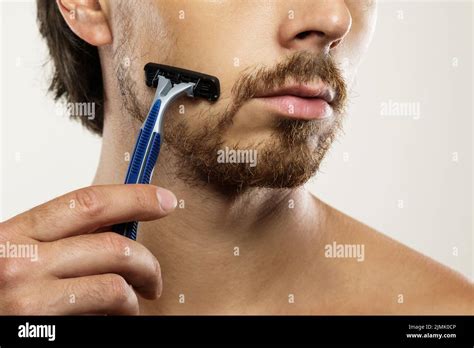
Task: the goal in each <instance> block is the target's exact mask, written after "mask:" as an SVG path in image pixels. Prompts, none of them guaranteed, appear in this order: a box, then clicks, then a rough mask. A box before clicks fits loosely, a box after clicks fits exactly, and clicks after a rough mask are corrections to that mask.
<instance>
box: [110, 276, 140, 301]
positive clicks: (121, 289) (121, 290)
mask: <svg viewBox="0 0 474 348" xmlns="http://www.w3.org/2000/svg"><path fill="white" fill-rule="evenodd" d="M106 286H107V288H108V293H109V296H110V299H111V301H112V303H113V304H114V305H116V306H121V305H123V304H125V303H129V302H131V297H132V292H133V290H132V288H131V287H130V285H128V283H127V281H126V280H125V279H124V278H123V277H122V276H119V275H117V274H112V275H109V276H108V277H107V278H106Z"/></svg>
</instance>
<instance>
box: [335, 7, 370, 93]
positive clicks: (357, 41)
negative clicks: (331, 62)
mask: <svg viewBox="0 0 474 348" xmlns="http://www.w3.org/2000/svg"><path fill="white" fill-rule="evenodd" d="M352 12H353V13H352V27H351V31H350V32H349V34H348V35H347V36H346V38H345V40H344V42H343V44H342V45H341V46H340V47H339V48H337V50H336V52H335V53H334V56H335V57H336V60H337V61H338V62H340V63H339V64H340V68H341V70H342V72H343V75H344V79H345V80H346V83H347V85H348V86H350V85H351V84H352V82H353V80H354V77H355V75H356V73H357V69H358V67H359V65H360V63H361V60H362V58H363V56H364V55H365V53H366V51H367V49H368V47H369V44H370V42H371V41H372V36H373V32H374V29H375V23H376V18H377V16H376V11H375V9H371V10H367V11H366V12H363V13H362V12H361V11H360V10H357V11H352Z"/></svg>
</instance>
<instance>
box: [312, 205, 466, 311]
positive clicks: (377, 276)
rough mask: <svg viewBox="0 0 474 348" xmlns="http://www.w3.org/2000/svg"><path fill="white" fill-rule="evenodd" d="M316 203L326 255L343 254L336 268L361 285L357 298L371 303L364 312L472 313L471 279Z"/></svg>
mask: <svg viewBox="0 0 474 348" xmlns="http://www.w3.org/2000/svg"><path fill="white" fill-rule="evenodd" d="M318 204H322V205H323V206H324V211H325V214H324V216H325V225H326V226H328V229H329V230H330V231H332V233H328V234H327V236H326V237H325V238H326V246H327V249H328V251H329V253H327V255H326V256H327V257H329V258H331V257H334V258H337V252H340V253H341V254H342V255H343V256H344V253H346V255H345V256H346V257H344V258H343V261H342V262H341V263H339V265H340V266H341V267H338V269H339V270H340V274H341V277H342V278H343V279H346V280H347V279H351V281H352V282H353V283H352V286H351V287H352V288H353V289H356V290H357V289H358V290H359V291H360V290H361V289H363V291H360V297H359V299H360V300H361V304H362V305H367V306H368V307H370V308H372V310H369V311H368V312H369V313H370V312H372V313H399V314H404V313H405V314H474V287H473V284H472V282H471V281H469V280H468V279H467V278H465V277H463V276H462V275H461V274H460V273H458V272H455V271H454V270H451V269H450V268H448V267H446V266H444V265H442V264H440V263H439V262H437V261H435V260H433V259H431V258H429V257H428V256H425V255H423V254H421V253H419V252H417V251H415V250H413V249H411V248H409V247H407V246H405V245H403V244H401V243H399V242H397V241H395V240H393V239H391V238H389V237H388V236H385V235H384V234H382V233H380V232H378V231H375V230H374V229H372V228H370V227H368V226H366V225H364V224H363V223H361V222H359V221H357V220H355V219H353V218H351V217H349V216H347V215H345V214H343V213H341V212H339V211H338V210H336V209H334V208H332V207H330V206H328V205H326V204H325V203H322V202H319V203H318ZM331 252H332V253H333V254H332V255H331ZM351 253H352V254H355V256H354V255H350V254H351ZM362 254H363V255H362ZM353 295H354V294H353ZM356 307H357V306H356Z"/></svg>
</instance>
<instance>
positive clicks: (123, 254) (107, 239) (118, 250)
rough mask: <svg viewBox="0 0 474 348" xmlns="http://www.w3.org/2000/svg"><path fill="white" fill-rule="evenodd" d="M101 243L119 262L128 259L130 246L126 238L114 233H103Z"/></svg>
mask: <svg viewBox="0 0 474 348" xmlns="http://www.w3.org/2000/svg"><path fill="white" fill-rule="evenodd" d="M101 238H102V243H103V245H104V247H105V248H107V249H108V250H109V251H111V252H112V254H113V255H115V256H116V257H117V258H119V259H120V260H127V259H129V257H128V256H129V255H130V252H131V251H130V245H129V241H128V240H127V238H125V237H123V236H121V235H119V234H117V233H115V232H105V233H102V237H101Z"/></svg>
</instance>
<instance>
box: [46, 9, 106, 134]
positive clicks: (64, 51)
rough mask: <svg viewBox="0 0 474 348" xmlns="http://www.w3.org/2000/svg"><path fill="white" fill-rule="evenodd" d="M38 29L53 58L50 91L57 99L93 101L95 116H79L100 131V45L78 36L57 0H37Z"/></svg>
mask: <svg viewBox="0 0 474 348" xmlns="http://www.w3.org/2000/svg"><path fill="white" fill-rule="evenodd" d="M37 21H38V26H39V31H40V33H41V35H42V36H43V38H44V39H45V40H46V43H47V45H48V48H49V54H50V56H51V58H52V60H53V63H54V67H53V69H54V70H53V76H52V79H51V83H50V85H49V91H50V92H52V93H53V95H54V99H55V100H60V99H63V98H64V99H66V101H68V102H71V103H94V104H95V117H94V118H93V119H89V118H87V117H79V119H80V120H81V122H82V124H83V125H84V126H85V127H86V128H87V129H89V130H90V131H92V132H94V133H96V134H99V135H101V134H102V129H103V125H104V110H103V104H104V92H103V83H102V70H101V67H100V59H99V52H98V50H97V47H95V46H92V45H90V44H88V43H87V42H85V41H83V40H82V39H80V38H79V37H77V36H76V35H75V34H74V33H73V32H72V30H71V29H70V28H69V26H68V25H67V23H66V21H65V20H64V18H63V17H62V15H61V13H60V12H59V8H58V6H57V4H56V1H52V0H37Z"/></svg>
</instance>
